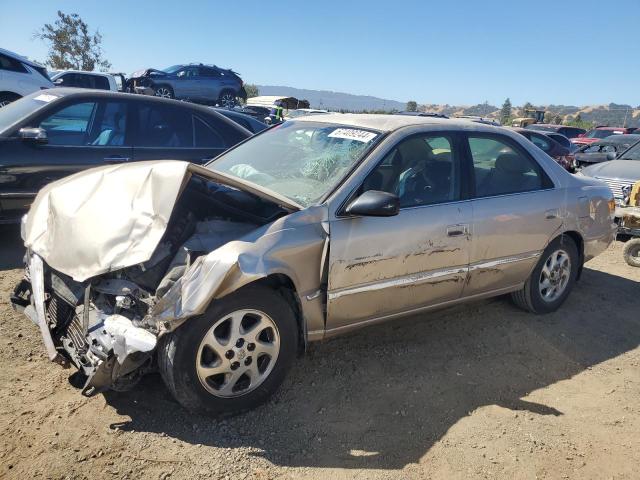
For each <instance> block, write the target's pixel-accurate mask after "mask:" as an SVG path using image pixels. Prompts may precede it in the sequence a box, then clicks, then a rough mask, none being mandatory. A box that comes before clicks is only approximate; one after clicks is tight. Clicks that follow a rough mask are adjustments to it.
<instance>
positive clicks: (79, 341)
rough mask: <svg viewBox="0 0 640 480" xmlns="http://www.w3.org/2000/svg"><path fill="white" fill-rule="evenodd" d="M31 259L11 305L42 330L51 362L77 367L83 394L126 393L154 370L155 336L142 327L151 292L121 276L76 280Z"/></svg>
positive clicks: (35, 258)
mask: <svg viewBox="0 0 640 480" xmlns="http://www.w3.org/2000/svg"><path fill="white" fill-rule="evenodd" d="M27 256H28V261H27V266H26V268H25V278H24V279H23V280H22V281H21V282H20V283H19V284H18V285H17V286H16V288H15V290H14V292H13V295H12V296H11V302H12V304H13V306H14V308H15V309H16V310H18V311H22V312H23V313H24V314H25V315H27V316H28V317H29V318H30V319H31V320H32V321H33V322H34V323H35V324H36V325H37V326H38V327H39V328H40V332H41V334H42V336H43V341H44V345H45V348H46V350H47V354H48V355H49V358H50V359H51V360H53V361H56V362H58V363H61V364H64V365H68V364H69V363H71V364H73V365H75V367H76V368H77V369H78V371H79V372H80V374H81V376H83V377H84V381H83V385H82V393H83V394H84V395H86V396H91V395H95V394H96V393H99V392H102V391H105V390H108V389H114V390H127V389H129V388H130V387H132V386H133V385H135V384H136V383H137V382H138V380H139V379H140V378H141V377H142V375H144V374H145V373H147V372H148V371H149V370H150V369H152V368H153V351H154V349H155V346H156V332H154V330H153V328H152V327H150V326H148V325H147V326H145V327H144V328H142V321H143V319H144V316H145V315H146V313H147V311H148V309H149V306H150V303H151V302H152V296H151V295H150V293H149V292H147V291H145V290H143V289H141V288H140V287H139V286H137V285H136V284H134V283H133V282H130V281H128V280H123V279H118V278H100V279H98V280H94V281H93V282H90V281H86V282H76V281H75V280H73V279H72V278H71V277H69V276H67V275H64V274H62V273H60V272H57V271H55V270H53V269H51V268H50V267H49V266H48V265H46V263H44V262H43V261H42V259H40V257H38V256H37V255H36V254H33V253H30V252H29V253H28V254H27Z"/></svg>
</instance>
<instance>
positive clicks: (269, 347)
mask: <svg viewBox="0 0 640 480" xmlns="http://www.w3.org/2000/svg"><path fill="white" fill-rule="evenodd" d="M297 351H298V326H297V322H296V319H295V316H294V314H293V311H292V309H291V307H290V305H289V304H288V303H287V301H286V300H285V298H284V297H283V296H282V295H280V294H279V293H278V292H277V291H275V290H273V289H270V288H266V287H262V286H249V287H245V288H242V289H240V290H238V291H237V292H234V293H232V294H230V295H228V296H226V297H224V298H222V299H221V300H217V301H214V302H213V303H212V304H211V306H210V307H209V309H208V310H207V311H206V312H205V313H204V314H203V315H201V316H198V317H194V318H191V319H189V320H187V322H186V323H185V324H184V325H182V326H181V327H179V328H178V329H177V330H176V331H174V332H172V333H169V334H167V335H165V336H164V337H162V340H161V342H160V345H159V348H158V366H159V370H160V373H161V375H162V378H163V379H164V382H165V384H166V385H167V387H168V388H169V390H170V391H171V393H172V394H173V396H174V397H175V398H176V400H177V401H178V402H179V403H180V404H181V405H183V406H184V407H185V408H187V409H189V410H192V411H197V412H202V413H207V414H210V415H214V416H218V417H226V416H230V415H235V414H238V413H241V412H244V411H246V410H250V409H252V408H254V407H256V406H258V405H260V404H261V403H263V402H265V401H266V400H268V399H269V398H270V397H271V395H272V394H273V393H274V392H275V391H276V390H277V388H278V387H279V386H280V384H281V383H282V381H283V380H284V378H285V376H286V374H287V372H288V370H289V368H290V367H291V366H292V364H293V362H294V360H295V358H296V354H297Z"/></svg>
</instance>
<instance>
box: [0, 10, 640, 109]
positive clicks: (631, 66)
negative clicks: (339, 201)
mask: <svg viewBox="0 0 640 480" xmlns="http://www.w3.org/2000/svg"><path fill="white" fill-rule="evenodd" d="M57 9H61V10H63V11H64V12H66V13H78V14H80V16H81V17H82V18H83V19H84V20H85V21H86V22H87V23H88V24H89V26H90V28H91V29H96V28H98V29H99V30H100V32H101V33H102V34H103V36H104V51H105V54H106V57H107V59H108V60H109V61H111V63H112V64H113V70H115V71H124V72H126V73H130V72H132V71H134V70H137V69H140V68H144V67H157V68H163V67H166V66H169V65H172V64H176V63H183V62H203V63H215V64H217V65H220V66H223V67H230V68H233V69H234V70H236V71H238V72H240V73H241V74H242V76H243V78H244V80H245V81H246V82H249V83H257V84H263V85H287V86H292V87H299V88H310V89H322V90H335V91H341V92H347V93H356V94H367V95H375V96H379V97H383V98H389V99H395V100H400V101H406V100H409V99H414V100H417V101H418V102H419V103H450V104H475V103H480V102H483V101H485V100H487V101H489V102H490V103H492V104H496V105H499V104H501V103H502V101H503V100H504V99H505V97H507V96H508V97H510V98H511V100H512V102H513V103H514V105H518V104H522V103H524V102H525V101H530V102H532V103H534V104H549V103H563V104H573V105H585V104H594V103H609V102H616V103H629V104H632V105H634V106H636V105H638V104H640V0H616V1H612V0H609V1H604V0H601V1H594V0H582V1H577V0H553V1H548V0H538V1H536V2H531V1H528V2H520V1H507V0H500V1H498V0H496V1H492V0H459V1H451V0H449V1H445V0H440V1H426V0H424V1H403V0H395V1H388V0H387V1H384V2H383V1H374V0H370V1H349V0H340V1H334V0H321V1H314V2H308V1H304V0H302V1H300V0H297V1H289V0H275V1H264V0H261V1H253V0H244V1H242V2H230V1H226V2H217V1H188V0H172V1H165V0H156V1H153V2H146V1H135V2H134V1H127V2H125V1H121V0H110V1H91V0H82V1H78V0H64V1H53V0H28V1H22V2H19V1H9V0H0V12H1V13H0V47H3V48H7V49H9V50H12V51H15V52H18V53H20V54H23V55H26V56H28V57H30V58H33V59H36V60H44V59H45V58H46V51H47V50H46V47H45V45H44V44H43V43H42V42H41V41H39V40H35V39H33V33H34V32H35V31H36V30H37V29H38V28H39V27H41V26H42V25H43V24H44V23H46V22H52V21H53V20H55V18H56V10H57Z"/></svg>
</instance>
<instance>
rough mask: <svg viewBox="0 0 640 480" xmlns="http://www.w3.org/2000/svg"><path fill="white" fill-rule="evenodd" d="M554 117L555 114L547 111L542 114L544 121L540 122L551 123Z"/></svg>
mask: <svg viewBox="0 0 640 480" xmlns="http://www.w3.org/2000/svg"><path fill="white" fill-rule="evenodd" d="M555 116H556V114H555V113H553V112H552V111H551V110H547V111H546V112H544V119H543V120H542V121H543V122H544V123H553V119H554V118H555Z"/></svg>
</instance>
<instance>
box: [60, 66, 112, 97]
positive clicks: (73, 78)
mask: <svg viewBox="0 0 640 480" xmlns="http://www.w3.org/2000/svg"><path fill="white" fill-rule="evenodd" d="M51 81H52V82H53V83H54V85H55V86H56V87H76V88H92V89H95V90H111V91H112V92H117V91H118V90H119V88H118V84H117V82H116V79H115V77H114V76H113V75H111V74H109V73H101V72H85V71H82V70H63V71H60V72H57V73H55V74H54V75H52V76H51Z"/></svg>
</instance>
